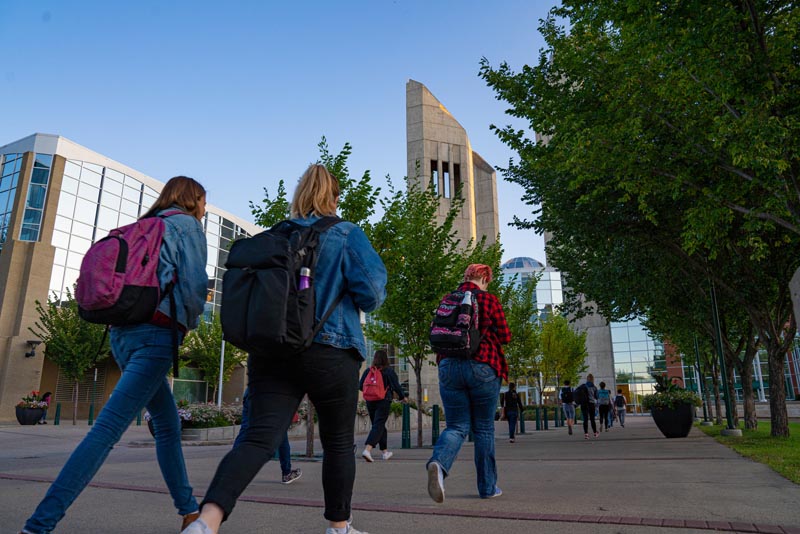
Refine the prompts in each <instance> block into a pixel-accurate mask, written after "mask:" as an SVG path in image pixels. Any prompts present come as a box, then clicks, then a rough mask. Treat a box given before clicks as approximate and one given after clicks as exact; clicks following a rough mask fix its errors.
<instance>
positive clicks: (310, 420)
mask: <svg viewBox="0 0 800 534" xmlns="http://www.w3.org/2000/svg"><path fill="white" fill-rule="evenodd" d="M306 406H307V408H308V409H307V410H306V456H307V457H309V458H312V457H313V456H314V404H313V403H312V402H311V399H309V398H308V397H306Z"/></svg>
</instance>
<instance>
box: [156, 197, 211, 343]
mask: <svg viewBox="0 0 800 534" xmlns="http://www.w3.org/2000/svg"><path fill="white" fill-rule="evenodd" d="M175 209H179V210H180V209H181V208H179V207H178V206H173V207H171V208H169V209H168V210H162V211H160V212H159V214H160V213H164V212H165V211H170V210H175ZM181 211H185V210H181ZM164 226H165V230H164V241H163V244H162V245H161V252H160V254H159V256H158V279H159V281H160V283H161V287H162V288H164V287H166V286H167V284H168V283H169V282H171V281H172V280H173V276H175V273H176V272H177V283H176V284H175V288H174V289H173V294H174V295H175V304H176V306H177V311H178V316H177V317H176V319H177V320H178V322H179V323H180V324H182V325H183V326H185V327H186V328H187V329H188V330H193V329H194V328H197V324H198V317H199V316H200V314H201V313H202V312H203V307H204V306H205V303H206V295H207V294H208V274H207V273H206V260H207V257H208V249H207V247H206V234H205V231H204V230H203V225H202V224H201V223H200V221H198V220H197V218H196V217H194V216H193V215H191V214H189V213H187V214H186V215H172V216H170V217H165V218H164ZM158 311H160V312H161V313H163V314H164V315H166V316H168V317H170V316H171V315H170V312H169V298H165V299H164V300H162V301H161V304H159V306H158Z"/></svg>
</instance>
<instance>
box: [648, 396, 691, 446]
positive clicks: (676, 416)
mask: <svg viewBox="0 0 800 534" xmlns="http://www.w3.org/2000/svg"><path fill="white" fill-rule="evenodd" d="M650 415H652V416H653V421H655V422H656V426H657V427H658V429H659V430H660V431H661V433H662V434H664V437H666V438H685V437H686V436H688V435H689V431H690V430H692V424H693V423H694V413H693V410H692V405H691V404H680V405H678V406H676V407H675V408H653V409H652V410H650Z"/></svg>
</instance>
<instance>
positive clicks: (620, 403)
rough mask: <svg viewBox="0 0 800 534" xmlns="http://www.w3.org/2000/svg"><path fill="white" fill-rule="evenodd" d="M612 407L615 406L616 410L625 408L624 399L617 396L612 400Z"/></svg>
mask: <svg viewBox="0 0 800 534" xmlns="http://www.w3.org/2000/svg"><path fill="white" fill-rule="evenodd" d="M614 405H615V406H616V407H617V408H622V407H624V406H625V397H623V396H622V395H617V396H616V397H615V398H614Z"/></svg>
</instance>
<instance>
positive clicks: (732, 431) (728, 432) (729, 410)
mask: <svg viewBox="0 0 800 534" xmlns="http://www.w3.org/2000/svg"><path fill="white" fill-rule="evenodd" d="M711 315H712V317H713V319H714V331H715V333H716V334H717V336H716V337H717V357H718V358H719V368H720V371H722V391H723V395H725V419H726V421H727V423H728V427H727V428H723V429H722V435H723V436H741V435H742V431H741V430H739V429H738V428H736V427H734V425H733V410H735V409H736V405H735V404H734V405H733V406H732V405H731V404H732V403H731V395H730V391H729V389H730V388H729V387H728V371H727V368H726V366H725V355H724V354H723V351H722V328H721V326H720V322H719V310H718V308H717V292H716V290H715V289H714V282H711Z"/></svg>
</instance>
